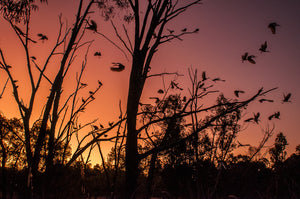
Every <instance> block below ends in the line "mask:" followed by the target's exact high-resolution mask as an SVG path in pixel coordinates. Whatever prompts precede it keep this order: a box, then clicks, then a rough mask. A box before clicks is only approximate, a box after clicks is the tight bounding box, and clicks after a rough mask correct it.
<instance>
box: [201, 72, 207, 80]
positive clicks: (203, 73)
mask: <svg viewBox="0 0 300 199" xmlns="http://www.w3.org/2000/svg"><path fill="white" fill-rule="evenodd" d="M205 80H207V77H206V72H205V71H203V72H202V81H205Z"/></svg>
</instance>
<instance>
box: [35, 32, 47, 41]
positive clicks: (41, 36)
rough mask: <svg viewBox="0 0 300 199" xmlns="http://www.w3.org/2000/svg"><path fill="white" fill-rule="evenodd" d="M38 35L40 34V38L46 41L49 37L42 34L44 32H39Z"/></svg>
mask: <svg viewBox="0 0 300 199" xmlns="http://www.w3.org/2000/svg"><path fill="white" fill-rule="evenodd" d="M37 36H39V37H40V40H42V41H43V42H44V41H45V40H48V37H47V36H46V35H44V34H42V33H39V34H37Z"/></svg>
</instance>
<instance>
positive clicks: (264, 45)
mask: <svg viewBox="0 0 300 199" xmlns="http://www.w3.org/2000/svg"><path fill="white" fill-rule="evenodd" d="M267 47H268V44H267V41H265V43H263V44H262V45H261V46H260V48H259V50H260V52H269V51H267Z"/></svg>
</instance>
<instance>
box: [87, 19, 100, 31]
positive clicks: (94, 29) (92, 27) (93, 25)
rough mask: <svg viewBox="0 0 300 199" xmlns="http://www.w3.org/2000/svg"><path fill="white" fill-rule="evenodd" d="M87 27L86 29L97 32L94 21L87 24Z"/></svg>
mask: <svg viewBox="0 0 300 199" xmlns="http://www.w3.org/2000/svg"><path fill="white" fill-rule="evenodd" d="M88 25H89V26H88V27H87V28H86V29H88V30H92V31H94V32H97V23H96V22H95V21H94V20H91V23H89V22H88Z"/></svg>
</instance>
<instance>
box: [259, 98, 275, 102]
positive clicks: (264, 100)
mask: <svg viewBox="0 0 300 199" xmlns="http://www.w3.org/2000/svg"><path fill="white" fill-rule="evenodd" d="M258 101H259V102H260V103H263V102H274V100H270V99H260V100H258Z"/></svg>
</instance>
